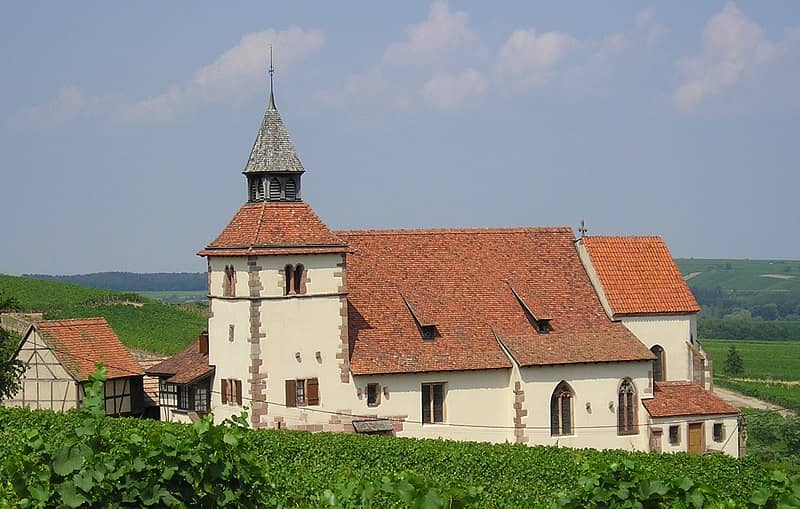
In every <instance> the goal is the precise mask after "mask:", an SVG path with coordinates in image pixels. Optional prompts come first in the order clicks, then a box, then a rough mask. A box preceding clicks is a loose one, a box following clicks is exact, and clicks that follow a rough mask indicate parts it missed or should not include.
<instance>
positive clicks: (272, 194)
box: [269, 177, 281, 201]
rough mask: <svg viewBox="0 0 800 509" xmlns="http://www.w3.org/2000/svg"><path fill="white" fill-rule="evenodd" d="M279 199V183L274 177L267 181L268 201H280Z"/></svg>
mask: <svg viewBox="0 0 800 509" xmlns="http://www.w3.org/2000/svg"><path fill="white" fill-rule="evenodd" d="M280 199H281V181H280V180H278V179H277V178H276V177H272V178H271V179H269V200H270V201H280Z"/></svg>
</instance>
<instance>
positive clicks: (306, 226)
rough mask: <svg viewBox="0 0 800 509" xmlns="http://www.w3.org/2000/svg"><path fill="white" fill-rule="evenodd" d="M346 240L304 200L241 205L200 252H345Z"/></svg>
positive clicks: (267, 253)
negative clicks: (329, 226) (328, 225)
mask: <svg viewBox="0 0 800 509" xmlns="http://www.w3.org/2000/svg"><path fill="white" fill-rule="evenodd" d="M346 251H347V244H346V243H345V242H344V241H342V239H340V238H339V237H337V236H336V235H334V234H333V232H331V231H330V230H329V229H328V227H327V226H325V223H323V222H322V220H321V219H320V218H319V216H317V214H316V213H315V212H314V211H313V210H312V209H311V207H310V206H309V205H308V204H307V203H304V202H268V201H265V202H261V203H246V204H244V205H242V207H241V208H240V209H239V211H238V212H237V213H236V215H234V216H233V219H231V221H230V223H228V226H226V227H225V229H223V230H222V233H220V234H219V236H218V237H217V238H216V239H215V240H214V241H213V242H212V243H211V244H209V245H208V246H207V247H206V248H205V249H203V250H202V251H200V252H199V253H198V254H199V255H200V256H248V255H270V254H321V253H344V252H346Z"/></svg>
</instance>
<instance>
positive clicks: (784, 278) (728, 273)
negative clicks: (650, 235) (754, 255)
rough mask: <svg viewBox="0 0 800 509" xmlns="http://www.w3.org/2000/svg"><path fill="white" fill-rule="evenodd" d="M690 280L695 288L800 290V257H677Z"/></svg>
mask: <svg viewBox="0 0 800 509" xmlns="http://www.w3.org/2000/svg"><path fill="white" fill-rule="evenodd" d="M675 261H676V262H677V264H678V267H679V268H680V269H681V273H682V274H683V275H684V277H685V276H687V275H692V274H694V275H693V276H692V277H691V278H690V279H689V280H688V283H689V284H690V285H691V286H692V287H696V288H717V287H719V288H722V289H724V290H744V291H759V292H763V291H800V261H791V260H723V259H710V258H705V259H704V258H679V259H677V260H675Z"/></svg>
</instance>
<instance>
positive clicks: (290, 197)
mask: <svg viewBox="0 0 800 509" xmlns="http://www.w3.org/2000/svg"><path fill="white" fill-rule="evenodd" d="M283 194H284V196H285V197H286V201H295V200H296V199H297V185H296V184H295V182H294V179H293V178H290V179H289V180H287V181H286V185H285V186H284V188H283Z"/></svg>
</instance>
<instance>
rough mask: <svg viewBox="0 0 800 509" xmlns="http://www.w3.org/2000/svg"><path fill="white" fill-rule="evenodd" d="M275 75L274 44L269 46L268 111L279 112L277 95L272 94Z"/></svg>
mask: <svg viewBox="0 0 800 509" xmlns="http://www.w3.org/2000/svg"><path fill="white" fill-rule="evenodd" d="M274 74H275V68H274V67H273V66H272V44H270V45H269V106H267V109H270V110H277V108H276V107H275V95H274V94H273V93H272V90H273V86H272V76H273V75H274Z"/></svg>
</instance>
